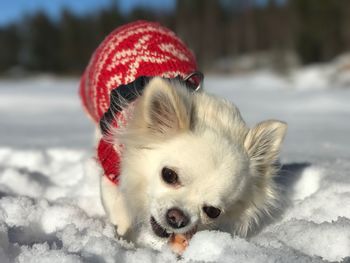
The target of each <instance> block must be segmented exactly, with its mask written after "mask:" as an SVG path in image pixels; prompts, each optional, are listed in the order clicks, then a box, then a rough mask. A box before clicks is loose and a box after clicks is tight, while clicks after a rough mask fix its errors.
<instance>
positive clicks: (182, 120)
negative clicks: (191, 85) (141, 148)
mask: <svg viewBox="0 0 350 263" xmlns="http://www.w3.org/2000/svg"><path fill="white" fill-rule="evenodd" d="M191 108H192V99H191V96H190V94H189V92H188V91H187V90H186V88H184V87H182V86H181V84H180V83H175V82H174V83H172V82H169V81H167V80H164V79H161V78H159V77H156V78H154V79H152V80H151V81H150V82H149V84H148V85H147V87H146V88H145V91H144V94H143V96H142V101H141V109H139V110H142V113H141V115H142V116H143V120H142V122H143V125H144V128H146V129H147V130H148V131H151V132H152V133H156V134H158V135H169V134H172V133H176V132H180V131H183V130H187V129H189V128H190V116H191Z"/></svg>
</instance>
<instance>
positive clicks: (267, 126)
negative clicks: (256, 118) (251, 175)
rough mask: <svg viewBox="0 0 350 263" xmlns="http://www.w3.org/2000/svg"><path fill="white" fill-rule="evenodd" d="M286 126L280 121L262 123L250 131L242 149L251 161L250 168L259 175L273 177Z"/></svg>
mask: <svg viewBox="0 0 350 263" xmlns="http://www.w3.org/2000/svg"><path fill="white" fill-rule="evenodd" d="M286 131H287V124H286V123H284V122H281V121H274V120H269V121H264V122H261V123H259V124H257V125H256V126H255V127H254V128H252V129H250V131H249V132H248V134H247V136H246V138H245V141H244V147H245V149H246V151H247V153H248V156H249V158H250V160H251V167H252V168H253V169H254V171H256V172H257V173H258V174H259V175H263V176H271V175H273V169H274V165H275V164H276V162H277V161H278V155H279V151H280V147H281V144H282V142H283V139H284V136H285V134H286Z"/></svg>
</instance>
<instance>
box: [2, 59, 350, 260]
mask: <svg viewBox="0 0 350 263" xmlns="http://www.w3.org/2000/svg"><path fill="white" fill-rule="evenodd" d="M323 70H324V69H320V68H317V66H314V67H313V68H311V69H309V68H308V69H304V70H300V71H298V72H296V73H294V74H292V75H291V76H290V77H289V78H287V79H286V78H283V77H279V76H276V75H274V74H273V73H271V72H264V71H261V72H255V73H251V74H247V75H241V76H235V77H228V76H218V75H216V76H208V77H207V79H206V82H205V88H206V89H207V90H208V91H209V92H211V93H215V94H218V95H219V96H223V97H225V98H227V99H229V100H231V101H233V102H234V103H235V104H237V105H238V107H239V108H240V110H241V113H242V115H243V117H244V118H245V120H246V121H247V123H248V124H249V125H253V124H254V123H256V122H259V121H262V120H264V119H269V118H276V119H281V120H284V121H286V122H288V124H289V130H288V135H287V138H286V142H285V145H284V148H283V152H282V156H281V162H282V164H283V166H282V171H281V176H280V177H279V178H277V181H278V183H279V184H280V186H281V188H282V189H283V193H284V195H285V196H286V198H287V200H288V203H287V205H286V207H285V209H284V211H282V212H281V214H280V215H277V218H276V220H274V221H273V222H272V223H271V224H269V225H267V226H266V227H265V228H264V229H263V230H262V231H261V232H260V233H259V234H257V235H256V236H254V237H251V238H249V239H247V240H245V239H241V238H238V237H232V236H230V235H229V234H227V233H221V232H215V231H203V232H198V233H197V234H196V235H195V236H194V237H193V239H192V240H191V243H190V246H189V248H188V249H187V250H186V251H185V253H184V255H183V257H182V259H180V262H190V261H207V262H325V261H343V262H345V261H348V260H349V259H350V175H349V170H350V147H349V146H350V145H349V141H350V140H349V137H348V134H349V132H350V122H349V117H350V104H349V99H350V89H347V88H344V85H343V84H344V82H342V85H339V87H336V86H337V85H335V86H332V87H331V86H330V83H331V81H330V80H328V79H325V78H326V77H327V76H328V75H327V74H323V73H324V72H323ZM327 70H328V69H327ZM332 72H334V71H332ZM344 76H345V74H344V72H342V79H343V80H344V79H346V76H345V77H344ZM348 79H349V77H348ZM316 80H317V81H316ZM334 83H336V82H334ZM77 86H78V80H77V79H60V78H54V77H50V76H45V77H42V76H41V77H35V78H34V77H33V78H29V79H22V80H0V262H1V263H7V262H14V261H16V262H26V263H27V262H50V263H53V262H142V263H146V262H174V261H176V260H177V257H176V256H175V255H174V254H172V253H171V251H170V250H169V249H167V248H165V249H164V250H163V251H161V252H156V251H153V250H151V249H149V248H135V247H134V246H133V244H130V243H128V242H126V241H124V240H117V239H115V238H114V229H113V226H112V225H111V224H110V223H109V222H108V221H107V220H106V218H105V217H104V213H103V209H102V207H101V204H100V199H99V198H100V197H99V183H98V174H99V172H100V170H99V167H98V165H97V164H96V162H95V160H94V158H93V155H94V144H93V143H94V139H93V138H94V127H93V125H92V123H91V122H90V121H89V120H88V118H87V117H86V116H85V114H84V113H83V110H82V108H81V104H80V101H79V98H78V95H77Z"/></svg>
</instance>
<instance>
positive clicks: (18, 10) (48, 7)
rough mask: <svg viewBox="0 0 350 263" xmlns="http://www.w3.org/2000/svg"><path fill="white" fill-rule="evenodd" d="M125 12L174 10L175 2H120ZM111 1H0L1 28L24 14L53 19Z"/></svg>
mask: <svg viewBox="0 0 350 263" xmlns="http://www.w3.org/2000/svg"><path fill="white" fill-rule="evenodd" d="M117 2H118V4H119V6H120V8H121V10H122V11H123V12H128V11H130V10H131V9H133V8H134V7H135V6H147V7H149V8H156V9H172V8H174V7H175V0H119V1H117ZM110 3H111V0H0V26H2V25H6V24H8V23H11V22H15V21H18V20H19V19H21V18H22V17H23V15H24V14H32V13H35V12H36V11H38V10H44V11H45V12H46V13H48V14H49V15H50V16H52V17H54V18H55V17H58V16H59V14H60V11H61V9H62V8H63V7H66V8H68V9H70V10H71V11H73V12H75V13H77V14H83V13H86V12H92V11H93V10H96V9H98V8H102V7H105V6H107V5H109V4H110Z"/></svg>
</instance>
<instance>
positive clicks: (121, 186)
mask: <svg viewBox="0 0 350 263" xmlns="http://www.w3.org/2000/svg"><path fill="white" fill-rule="evenodd" d="M137 32H138V31H137ZM141 80H142V81H141V82H140V78H136V80H135V81H131V82H128V83H129V84H128V85H126V86H125V85H124V86H123V88H126V87H131V88H132V90H133V91H132V92H131V93H130V94H131V95H132V96H131V97H133V99H132V100H131V101H129V100H128V98H129V97H130V96H125V95H124V96H122V95H121V94H122V93H123V92H120V93H119V94H117V95H116V94H114V97H113V93H111V94H110V95H111V98H110V106H109V110H108V111H107V112H106V113H105V114H104V115H103V116H102V117H101V130H102V134H103V135H104V136H103V137H104V138H105V139H104V141H105V142H107V144H108V145H110V146H111V147H112V149H113V150H114V151H115V152H117V153H118V154H117V155H116V156H114V157H113V158H114V159H113V158H112V155H113V154H109V153H110V151H109V153H108V154H104V158H103V160H102V161H101V158H100V162H101V164H102V166H104V164H105V163H104V161H108V160H110V159H111V158H112V159H113V160H114V161H113V162H115V166H113V162H112V166H113V167H114V168H115V167H116V166H118V178H117V181H113V180H114V179H115V178H114V177H113V178H112V180H111V177H109V176H101V199H102V203H103V206H104V208H105V211H106V214H107V217H108V218H109V220H110V222H112V224H114V225H115V226H116V232H117V234H118V236H120V237H123V238H125V239H127V240H130V241H132V242H134V243H135V244H136V245H139V246H150V247H152V248H154V249H158V250H160V249H162V248H163V247H164V246H165V245H166V244H168V243H169V242H171V240H172V238H173V237H174V236H175V235H184V236H185V237H186V238H187V239H188V240H189V239H190V238H191V237H192V236H193V235H194V234H195V233H196V232H197V231H201V230H211V229H215V230H221V231H225V232H229V233H232V234H233V235H238V236H240V237H247V236H248V235H251V234H252V233H254V232H255V231H256V230H257V229H259V228H260V227H261V225H262V224H263V222H264V218H265V217H266V216H267V217H269V216H271V215H272V214H273V213H274V211H275V210H276V209H278V206H279V203H280V200H281V199H282V198H281V194H280V193H279V191H278V188H277V185H276V183H275V182H274V177H275V176H276V175H277V172H278V168H279V165H278V157H279V152H280V148H281V145H282V142H283V139H284V137H285V134H286V130H287V124H286V123H284V122H282V121H277V120H267V121H263V122H261V123H258V124H257V125H255V126H254V127H252V128H249V127H248V126H247V125H246V123H245V122H244V120H243V119H242V117H241V114H240V112H239V110H238V109H237V107H236V106H235V105H234V104H233V103H231V102H229V101H227V100H225V99H222V98H219V97H216V96H214V95H211V94H208V93H206V92H204V91H202V90H199V91H194V90H195V89H193V88H192V87H189V86H191V85H189V82H188V81H184V80H183V78H172V77H168V76H166V77H164V76H163V77H157V76H152V77H147V81H145V80H144V79H142V77H141ZM85 82H86V80H84V81H82V83H83V84H85ZM140 83H141V84H140ZM138 86H142V89H137V87H138ZM123 88H118V89H117V90H119V91H120V90H123ZM130 94H129V95H130ZM85 96H86V93H85ZM107 104H108V103H107ZM86 108H88V107H86ZM90 109H91V108H90ZM102 148H103V147H102ZM103 149H104V150H103V151H102V152H103V153H105V152H106V148H103ZM112 152H113V151H112ZM109 157H110V158H109ZM110 163H111V162H109V164H110ZM105 171H106V169H105ZM105 174H108V172H105Z"/></svg>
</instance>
